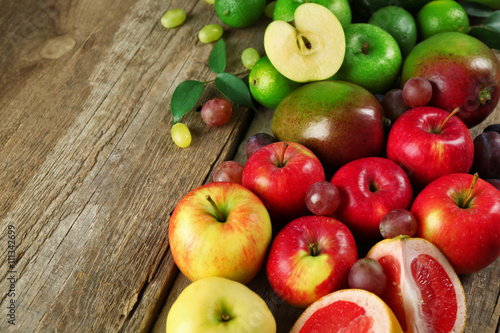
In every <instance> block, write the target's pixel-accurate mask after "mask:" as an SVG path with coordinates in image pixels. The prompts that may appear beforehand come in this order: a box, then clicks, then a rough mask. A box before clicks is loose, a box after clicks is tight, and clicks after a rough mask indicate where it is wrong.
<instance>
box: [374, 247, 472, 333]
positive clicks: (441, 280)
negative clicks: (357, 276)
mask: <svg viewBox="0 0 500 333" xmlns="http://www.w3.org/2000/svg"><path fill="white" fill-rule="evenodd" d="M366 256H367V257H368V258H372V259H376V260H378V261H379V262H380V264H381V265H382V267H383V268H384V272H385V274H386V277H387V288H386V290H385V292H384V293H383V294H382V295H381V298H382V299H383V300H384V301H385V302H386V303H387V305H389V307H390V308H391V309H392V311H393V312H394V314H395V315H396V317H397V318H398V320H399V323H400V324H401V327H402V328H403V330H404V331H405V332H408V333H414V332H415V333H416V332H436V333H449V332H462V331H463V330H464V327H465V320H466V304H465V294H464V290H463V288H462V284H461V282H460V280H459V278H458V276H457V274H456V273H455V271H454V270H453V268H452V266H451V264H450V263H449V262H448V259H446V257H445V256H444V254H443V253H442V252H441V250H439V248H438V247H436V246H435V245H434V244H432V243H431V242H429V241H427V240H425V239H423V238H410V237H395V238H392V239H385V240H383V241H380V242H378V243H377V244H375V245H374V246H373V247H372V249H371V250H370V251H369V252H368V254H367V255H366Z"/></svg>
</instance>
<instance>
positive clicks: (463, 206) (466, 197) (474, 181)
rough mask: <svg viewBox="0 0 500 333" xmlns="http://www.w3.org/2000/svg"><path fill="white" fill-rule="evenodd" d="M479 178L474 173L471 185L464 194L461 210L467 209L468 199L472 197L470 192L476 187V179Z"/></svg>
mask: <svg viewBox="0 0 500 333" xmlns="http://www.w3.org/2000/svg"><path fill="white" fill-rule="evenodd" d="M478 178H479V175H478V173H477V172H476V173H475V174H474V177H473V178H472V183H471V184H470V186H469V189H468V190H467V193H466V194H465V198H464V201H463V202H462V208H464V209H465V208H467V204H468V203H469V200H470V197H471V195H472V190H473V189H474V186H475V185H476V182H477V179H478Z"/></svg>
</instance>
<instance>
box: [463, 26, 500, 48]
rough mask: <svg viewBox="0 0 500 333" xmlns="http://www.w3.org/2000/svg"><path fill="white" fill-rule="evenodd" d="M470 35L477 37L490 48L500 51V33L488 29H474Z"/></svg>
mask: <svg viewBox="0 0 500 333" xmlns="http://www.w3.org/2000/svg"><path fill="white" fill-rule="evenodd" d="M469 35H471V36H473V37H476V38H477V39H479V40H480V41H482V42H483V43H484V44H486V45H487V46H488V47H489V48H492V49H497V50H500V32H498V31H496V30H493V29H491V28H487V27H477V28H472V29H471V30H470V31H469Z"/></svg>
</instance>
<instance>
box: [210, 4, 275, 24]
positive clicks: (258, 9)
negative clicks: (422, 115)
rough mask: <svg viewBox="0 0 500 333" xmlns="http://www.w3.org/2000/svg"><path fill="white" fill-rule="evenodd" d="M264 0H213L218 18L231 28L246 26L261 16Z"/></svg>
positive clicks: (264, 5)
mask: <svg viewBox="0 0 500 333" xmlns="http://www.w3.org/2000/svg"><path fill="white" fill-rule="evenodd" d="M265 7H266V0H245V1H241V0H215V12H216V13H217V16H218V17H219V19H220V20H221V21H222V22H224V23H225V24H227V25H228V26H230V27H232V28H245V27H248V26H250V25H252V24H254V23H255V22H257V20H258V19H259V18H260V17H261V16H262V14H263V13H264V8H265Z"/></svg>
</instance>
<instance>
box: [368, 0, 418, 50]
mask: <svg viewBox="0 0 500 333" xmlns="http://www.w3.org/2000/svg"><path fill="white" fill-rule="evenodd" d="M368 23H371V24H374V25H377V26H379V27H381V28H382V29H384V30H385V31H387V32H388V33H390V34H391V36H392V37H394V39H395V40H396V42H397V43H398V45H399V48H400V49H401V53H402V55H403V56H404V57H405V56H406V55H407V54H408V53H410V50H411V49H412V48H413V46H415V44H416V42H417V24H416V23H415V19H414V18H413V16H412V15H411V14H410V12H408V11H407V10H406V9H404V8H402V7H397V6H387V7H383V8H380V9H379V10H377V11H376V12H375V13H373V15H372V16H371V17H370V20H369V21H368Z"/></svg>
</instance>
